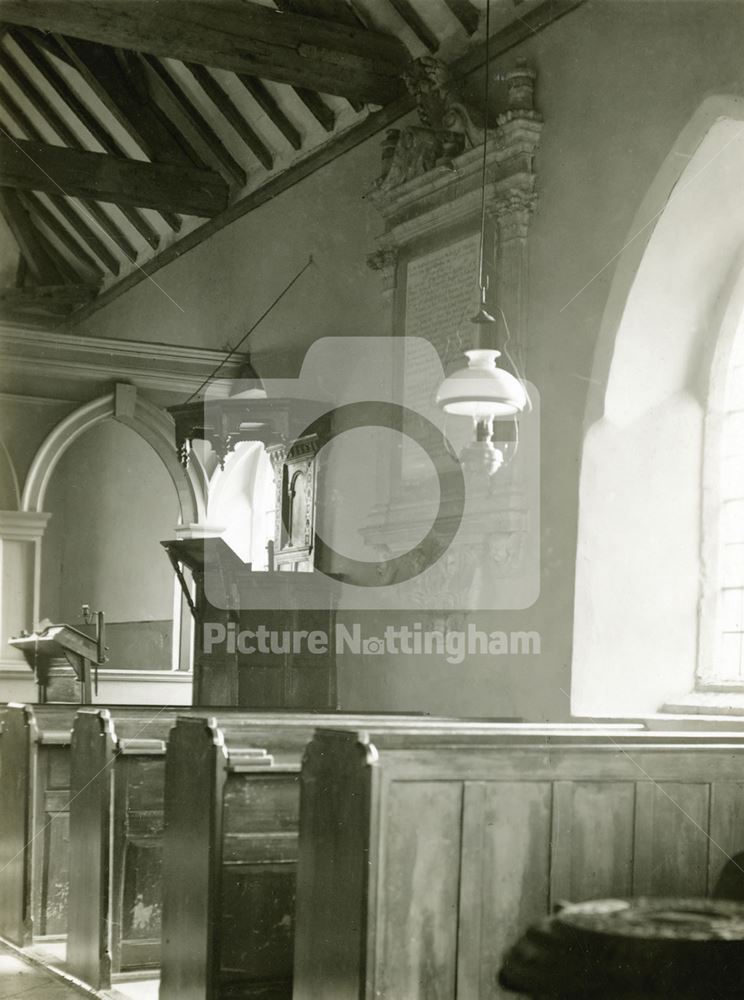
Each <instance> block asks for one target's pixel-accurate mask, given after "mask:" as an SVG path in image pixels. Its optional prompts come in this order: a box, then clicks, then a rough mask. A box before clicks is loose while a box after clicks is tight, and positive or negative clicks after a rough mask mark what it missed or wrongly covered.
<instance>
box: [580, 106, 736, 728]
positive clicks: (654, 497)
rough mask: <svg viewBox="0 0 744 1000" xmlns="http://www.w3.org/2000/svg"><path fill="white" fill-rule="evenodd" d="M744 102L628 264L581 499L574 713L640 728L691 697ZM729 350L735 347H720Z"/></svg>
mask: <svg viewBox="0 0 744 1000" xmlns="http://www.w3.org/2000/svg"><path fill="white" fill-rule="evenodd" d="M742 120H744V99H742V98H737V97H716V98H710V99H708V100H707V101H705V102H704V104H703V105H702V106H701V107H700V108H699V109H698V111H697V113H696V114H695V115H694V116H693V118H692V119H691V121H690V123H689V124H688V125H687V127H686V128H685V129H684V130H683V131H682V133H681V134H680V136H679V138H678V140H677V142H676V143H675V145H674V147H673V149H672V150H671V152H670V154H669V156H668V157H667V158H666V160H665V161H664V163H663V164H662V167H661V169H660V170H659V172H658V174H657V176H656V178H655V180H654V182H653V183H652V185H651V188H650V189H649V191H648V194H647V195H646V197H645V198H644V200H643V202H642V204H641V207H640V209H639V211H638V212H637V214H636V217H635V220H634V224H633V228H632V229H631V231H630V233H629V235H628V239H627V241H626V244H625V247H624V248H623V251H622V252H621V254H620V256H619V260H618V263H617V266H616V270H615V275H614V278H613V282H612V285H611V289H610V294H609V296H608V302H607V305H606V308H605V312H604V316H603V320H602V325H601V328H600V332H599V335H598V340H597V346H596V349H595V357H594V366H593V373H592V382H591V385H590V392H589V396H588V399H587V408H586V414H585V436H584V445H583V452H582V464H581V476H580V488H579V528H578V543H577V555H576V590H575V604H574V653H573V670H572V710H573V711H574V712H575V713H578V714H593V715H602V714H604V715H628V714H631V715H636V714H644V713H649V712H655V711H658V710H659V708H660V707H661V706H662V705H663V704H664V703H665V702H669V701H675V700H679V699H682V698H684V697H685V696H686V695H687V694H689V693H690V691H691V690H692V689H693V687H694V685H695V677H696V670H697V663H698V640H699V635H698V623H699V608H700V599H701V585H700V583H701V580H700V578H701V536H702V529H703V520H704V513H703V493H704V490H703V482H704V480H703V475H704V453H705V424H706V409H707V402H708V394H709V374H710V371H711V365H712V364H713V358H714V355H715V352H716V350H717V347H716V345H717V344H723V342H724V341H725V340H726V339H727V338H728V337H729V336H731V337H733V333H729V332H727V330H728V327H729V326H730V324H731V322H732V321H731V318H730V317H731V315H732V313H733V311H735V310H736V309H737V308H739V307H740V306H741V305H742V302H741V294H742V293H741V288H740V285H739V282H738V276H739V274H740V271H741V268H742V264H744V217H742V215H741V213H737V212H735V211H732V210H731V205H732V204H735V203H736V202H735V201H732V197H733V192H734V191H735V190H736V189H737V187H738V178H739V177H740V176H741V173H742V172H744V127H743V126H742ZM718 350H719V351H723V350H724V348H723V347H720V348H718Z"/></svg>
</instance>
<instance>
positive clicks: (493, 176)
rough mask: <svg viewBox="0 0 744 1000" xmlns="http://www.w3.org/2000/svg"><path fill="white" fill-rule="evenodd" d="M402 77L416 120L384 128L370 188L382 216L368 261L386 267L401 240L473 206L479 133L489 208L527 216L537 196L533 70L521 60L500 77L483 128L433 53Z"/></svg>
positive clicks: (464, 214) (468, 213) (455, 219)
mask: <svg viewBox="0 0 744 1000" xmlns="http://www.w3.org/2000/svg"><path fill="white" fill-rule="evenodd" d="M404 79H405V82H406V85H407V87H408V89H409V91H410V92H411V93H412V94H413V95H414V96H415V98H416V105H417V109H418V115H419V120H420V124H418V125H409V126H406V127H405V128H402V129H390V130H389V131H388V132H387V134H386V136H385V139H384V140H383V144H382V172H381V174H380V177H379V178H378V179H377V181H376V182H375V185H374V187H373V188H372V190H371V191H370V192H369V193H368V197H369V198H370V200H371V201H372V202H373V204H374V205H375V207H376V208H377V209H378V211H379V212H380V213H381V215H382V216H383V218H384V220H385V232H384V233H383V235H382V236H381V237H380V239H379V244H380V250H379V251H378V252H377V253H375V254H371V255H370V256H369V258H368V263H369V266H370V267H371V268H373V269H374V270H381V271H382V272H383V274H385V267H386V264H385V263H384V261H387V260H390V257H391V254H393V253H394V252H395V251H396V250H398V249H400V248H401V247H402V246H404V245H406V244H409V243H411V242H412V241H414V240H415V239H417V238H419V237H421V236H429V235H431V234H432V233H434V232H436V231H437V230H441V229H444V228H446V227H447V226H448V225H453V224H456V223H459V222H462V221H463V220H464V219H467V218H472V217H473V216H474V215H476V214H477V212H478V208H479V204H480V191H481V185H482V152H483V142H484V141H485V142H486V144H487V148H486V160H487V174H486V184H487V191H486V194H487V202H488V207H489V211H490V212H491V213H492V214H498V215H501V216H503V215H504V214H508V213H509V212H510V211H511V210H512V209H516V208H517V207H519V209H520V211H521V210H522V209H524V208H526V210H527V213H528V216H529V213H530V212H531V210H532V208H533V203H534V154H535V151H536V149H537V145H538V142H539V139H540V131H541V128H542V116H541V115H540V113H539V112H538V111H537V110H535V107H534V89H535V79H536V74H535V71H534V70H532V69H531V68H530V67H529V66H527V64H526V63H525V62H524V60H520V61H518V62H517V64H516V66H515V67H514V68H513V69H511V70H510V71H508V72H507V73H505V74H503V75H501V77H500V79H501V80H502V81H503V82H504V84H505V87H506V106H505V108H504V109H503V110H502V111H500V112H499V113H497V114H494V121H495V125H494V127H493V128H489V129H488V134H487V135H486V133H485V132H484V128H483V123H484V114H483V109H479V108H475V107H472V106H471V105H469V104H467V103H466V102H465V101H464V100H463V99H462V98H461V96H460V94H459V92H458V90H457V87H456V86H455V85H454V83H453V81H452V80H451V79H450V74H449V70H448V69H447V67H446V66H445V65H444V64H443V63H442V62H440V61H439V60H438V59H435V58H434V57H433V56H424V57H423V58H421V59H417V60H416V61H415V62H414V63H413V64H412V67H411V68H410V70H409V71H408V72H407V73H406V75H405V77H404ZM517 201H519V206H517V204H516V202H517ZM379 254H383V256H382V257H381V256H379Z"/></svg>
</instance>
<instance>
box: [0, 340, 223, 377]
mask: <svg viewBox="0 0 744 1000" xmlns="http://www.w3.org/2000/svg"><path fill="white" fill-rule="evenodd" d="M224 358H225V353H224V352H223V351H214V350H207V349H204V348H197V347H185V346H182V345H179V344H152V343H146V342H144V341H137V340H113V339H105V338H101V337H85V336H80V335H73V334H61V333H56V332H49V331H45V330H29V329H25V328H23V327H19V326H7V325H3V326H1V327H0V364H1V365H2V369H3V371H4V373H5V374H6V375H10V376H11V377H12V376H14V375H26V376H29V375H30V376H33V377H34V378H39V379H60V378H66V379H71V380H73V381H82V382H90V381H94V382H106V381H108V382H111V381H130V382H133V383H134V384H135V385H138V386H140V387H141V388H143V389H157V390H162V391H166V392H175V393H180V392H193V391H194V390H195V389H197V388H198V387H199V385H200V384H201V383H202V382H203V380H204V379H205V378H206V377H207V376H208V375H209V374H210V373H211V372H212V371H213V370H214V369H215V368H216V367H217V365H218V364H219V363H220V362H221V361H223V360H224ZM241 361H242V359H241V358H238V360H236V361H230V362H228V363H227V364H226V365H225V366H224V368H223V369H222V371H221V372H220V375H221V376H222V377H224V378H233V377H235V376H237V374H238V371H239V369H240V365H241Z"/></svg>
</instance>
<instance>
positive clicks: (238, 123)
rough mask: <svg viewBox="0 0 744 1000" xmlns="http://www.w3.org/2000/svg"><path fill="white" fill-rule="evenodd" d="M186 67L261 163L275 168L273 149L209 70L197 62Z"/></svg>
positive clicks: (267, 167) (270, 168)
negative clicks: (254, 128) (249, 122)
mask: <svg viewBox="0 0 744 1000" xmlns="http://www.w3.org/2000/svg"><path fill="white" fill-rule="evenodd" d="M186 68H187V69H188V71H189V72H190V73H191V75H192V76H193V77H194V79H195V80H196V82H197V83H198V84H199V86H200V87H201V89H202V90H203V91H204V93H205V94H206V95H207V97H208V98H209V100H210V101H211V102H212V104H214V106H215V107H216V108H217V110H218V111H219V112H220V114H221V115H222V116H223V118H225V119H226V120H227V121H228V122H229V123H230V125H231V126H232V128H233V129H234V130H235V132H236V133H237V134H238V135H239V136H240V138H241V139H242V140H243V142H244V143H245V144H246V146H247V147H248V148H249V149H250V151H251V152H252V153H253V155H254V156H255V157H256V159H257V160H258V161H259V163H261V165H262V166H264V167H265V168H266V169H267V170H273V168H274V157H273V156H272V154H271V150H270V149H269V148H268V146H267V145H266V143H265V142H264V141H263V140H262V139H261V137H260V136H259V135H258V134H257V133H256V132H255V131H254V130H253V129H252V128H251V126H250V125H249V124H248V122H247V121H246V120H245V118H244V117H243V115H242V114H241V112H240V111H239V109H238V108H237V107H236V105H235V104H234V103H233V101H232V100H231V99H230V97H229V96H228V94H227V93H226V92H225V91H224V90H223V89H222V87H221V86H220V85H219V83H218V82H217V81H216V80H215V78H214V77H213V76H212V74H211V73H210V72H209V70H208V69H205V67H204V66H199V65H197V64H196V63H187V64H186Z"/></svg>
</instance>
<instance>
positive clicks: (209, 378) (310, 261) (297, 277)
mask: <svg viewBox="0 0 744 1000" xmlns="http://www.w3.org/2000/svg"><path fill="white" fill-rule="evenodd" d="M313 263H315V262H314V261H313V255H312V254H310V256H309V257H308V258H307V263H306V264H305V265H304V266H303V267H301V268H300V270H299V271H298V272H297V274H296V275H295V276H294V278H292V280H291V281H290V282H289V284H287V285H285V287H284V288H283V289H282V291H281V292H280V293H279V294H278V295H277V297H276V298H275V299H274V301H273V302H272V303H271V305H270V306H268V308H266V309H264V311H263V312H262V313H261V315H260V316H259V317H258V319H257V320H256V322H255V323H254V324H253V326H251V327H250V329H249V330H248V332H247V333H246V334H244V335H243V336H242V337H241V338H240V340H239V341H238V343H237V344H236V345H235V347H233V348H231V349H230V350H229V351H228V353H227V354H226V355H225V356H224V358H223V359H222V361H220V363H219V364H218V365H217V367H216V368H215V369H214V371H212V372H210V374H209V375H207V377H206V378H205V379H204V381H203V382H202V384H201V385H200V386H199V388H198V389H194V391H193V392H192V393H191V395H190V396H189V398H188V399H187V400H186V402H187V403H190V402H191V400H192V399H193V398H194V396H198V395H199V393H200V392H201V391H202V389H203V388H204V386H205V385H207V384H208V383H209V382H211V381H212V379H213V378H214V377H215V375H216V374H217V372H218V371H220V370H221V369H222V368H224V367H225V365H226V364H227V362H228V361H229V360H230V358H231V357H232V356H233V354H235V353H237V351H239V350H240V348H241V347H242V346H243V344H244V343H245V342H246V340H248V338H249V337H250V335H251V334H252V333H253V331H254V330H255V329H256V327H257V326H258V325H259V324H260V323H263V321H264V320H265V319H266V317H267V316H268V315H269V313H270V312H271V310H272V309H273V308H274V306H277V305H278V304H279V303H280V302H281V301H282V299H283V298H284V296H285V295H286V294H287V292H288V291H289V290H290V288H291V287H292V286H293V285H294V284H295V283H296V282H297V281H299V280H300V278H301V277H302V275H303V274H304V273H305V271H307V269H308V268H309V267H310V265H311V264H313Z"/></svg>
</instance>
